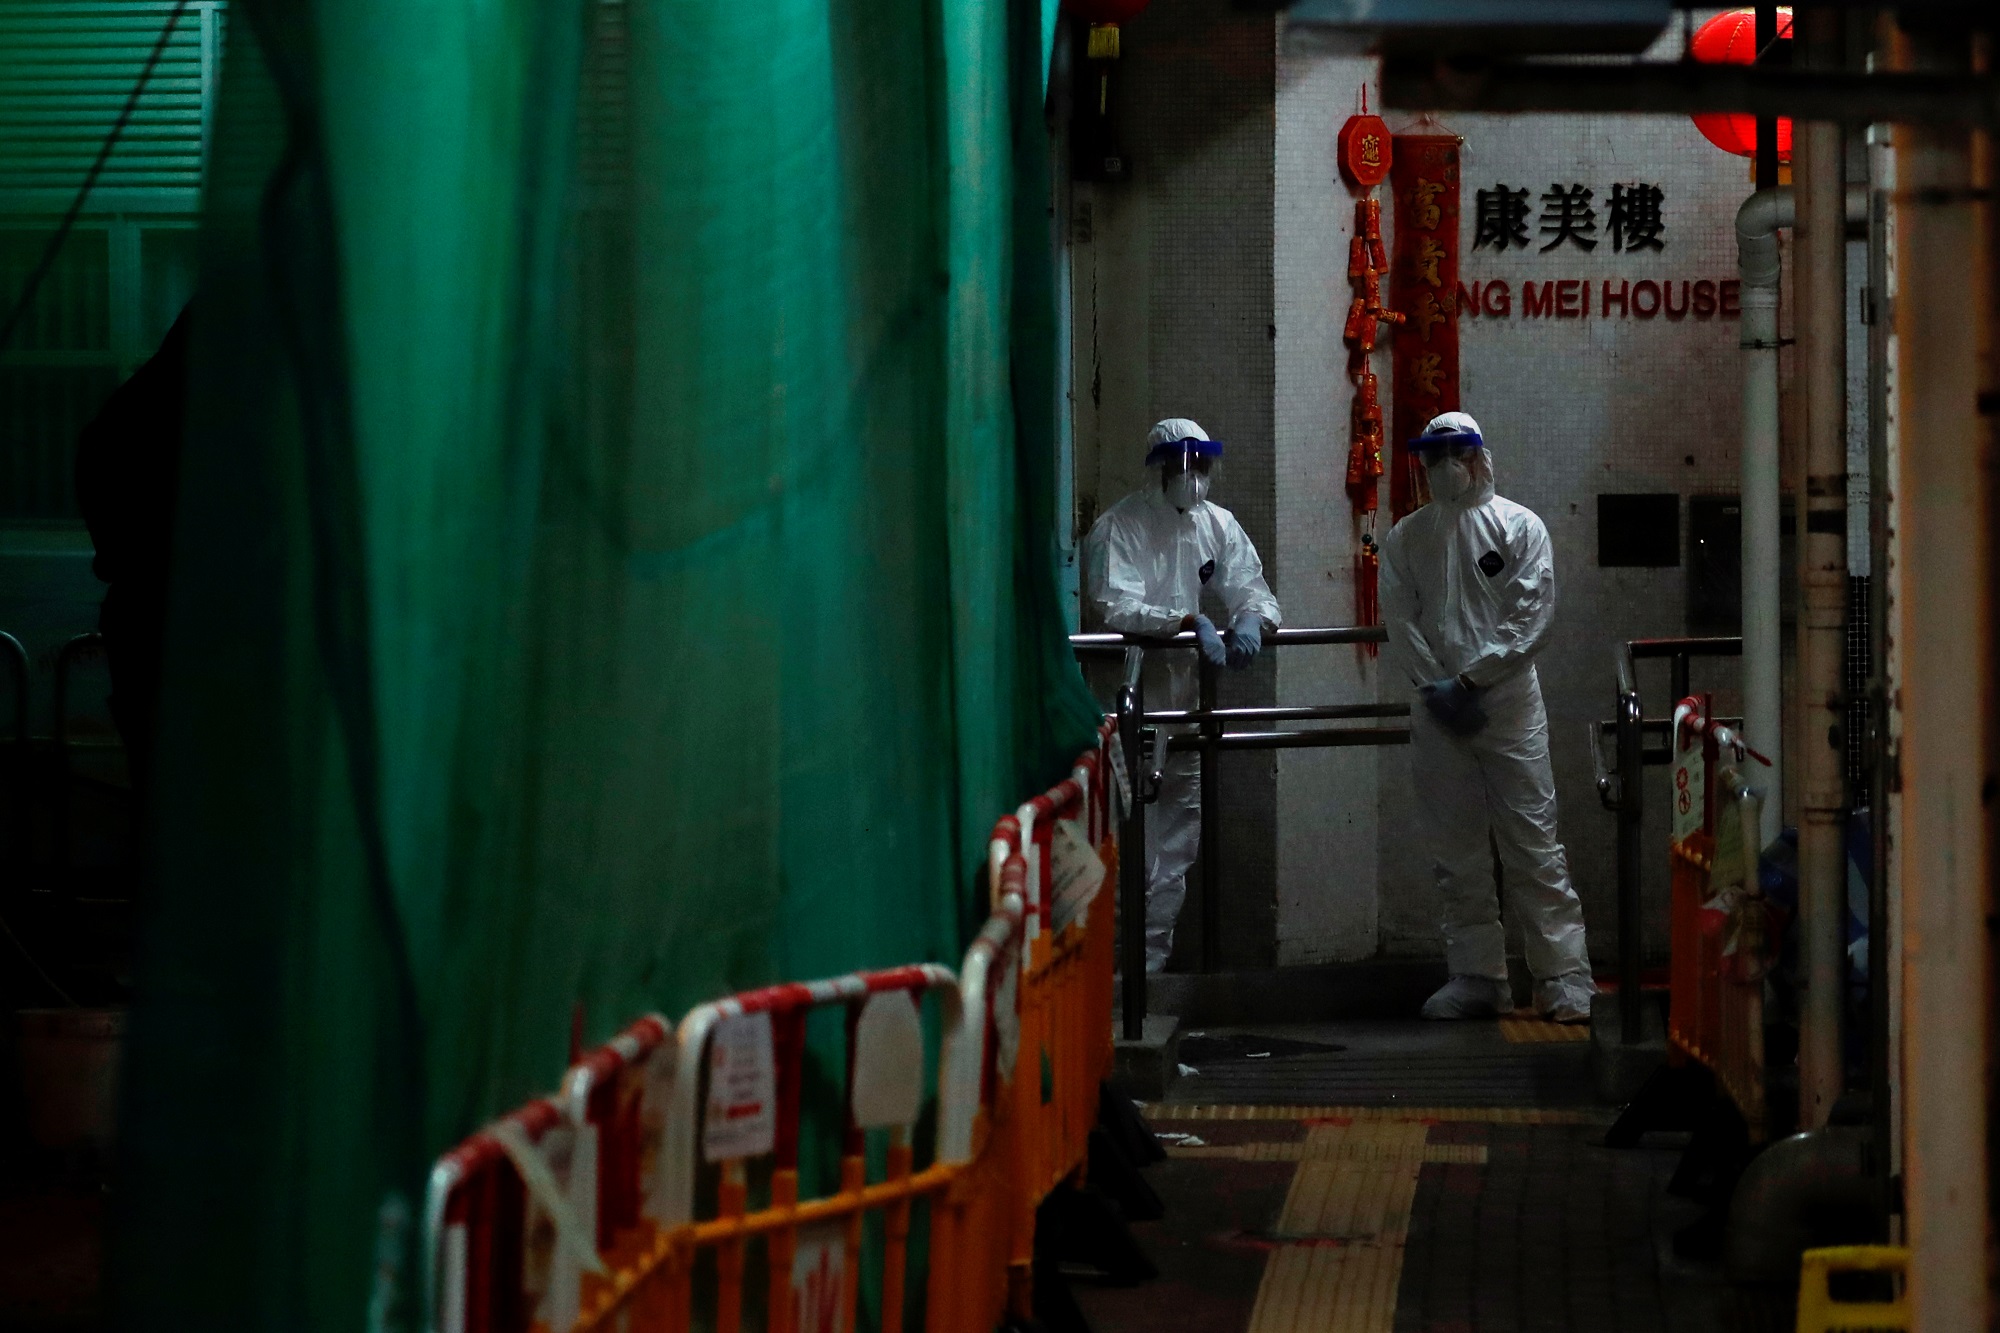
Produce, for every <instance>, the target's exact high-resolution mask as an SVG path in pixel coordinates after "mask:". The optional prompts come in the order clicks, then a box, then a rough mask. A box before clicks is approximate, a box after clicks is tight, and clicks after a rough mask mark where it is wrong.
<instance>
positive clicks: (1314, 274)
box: [1271, 50, 1401, 963]
mask: <svg viewBox="0 0 2000 1333" xmlns="http://www.w3.org/2000/svg"><path fill="white" fill-rule="evenodd" d="M1374 72H1375V62H1374V61H1373V60H1366V59H1356V58H1338V57H1327V56H1314V57H1308V58H1297V57H1293V56H1291V55H1288V54H1286V53H1284V52H1283V51H1282V50H1281V51H1280V54H1279V58H1278V88H1277V103H1278V127H1277V140H1276V159H1277V164H1278V169H1277V180H1276V196H1277V204H1276V209H1275V219H1274V221H1275V226H1276V236H1275V237H1274V240H1273V267H1272V275H1271V288H1272V303H1273V306H1274V309H1275V312H1276V313H1275V323H1276V325H1277V330H1278V336H1277V348H1276V353H1277V356H1276V361H1277V366H1276V381H1277V383H1276V388H1277V395H1276V396H1277V402H1276V420H1277V455H1278V478H1279V484H1278V549H1277V551H1276V552H1275V555H1274V558H1273V563H1274V564H1276V566H1277V567H1278V570H1279V572H1280V576H1281V578H1282V580H1283V586H1284V589H1285V599H1286V601H1285V610H1286V614H1287V615H1288V616H1289V617H1290V618H1291V619H1292V621H1293V623H1294V624H1299V625H1307V624H1311V625H1349V624H1352V623H1354V574H1353V568H1354V550H1355V544H1356V541H1357V536H1358V534H1357V529H1356V526H1355V522H1354V519H1353V517H1352V514H1351V506H1350V504H1349V502H1348V497H1347V490H1346V472H1347V431H1348V410H1349V403H1350V401H1351V399H1352V393H1351V391H1350V388H1349V382H1348V379H1347V370H1346V367H1347V348H1346V345H1345V344H1343V343H1342V342H1341V340H1340V334H1341V321H1342V320H1343V319H1344V318H1345V316H1346V312H1347V302H1348V299H1349V298H1350V296H1351V295H1352V289H1351V287H1350V286H1349V283H1348V280H1347V243H1348V240H1349V239H1350V237H1351V236H1352V235H1353V230H1354V225H1353V224H1354V203H1353V200H1354V196H1353V194H1352V193H1351V192H1350V191H1349V190H1348V187H1347V186H1346V185H1345V184H1344V183H1343V182H1342V181H1341V180H1340V177H1339V173H1338V170H1337V168H1336V166H1335V161H1334V153H1333V144H1334V135H1335V134H1336V133H1337V132H1338V131H1339V129H1340V126H1341V123H1342V122H1343V121H1345V120H1346V119H1347V117H1348V116H1350V115H1352V114H1354V113H1355V112H1356V111H1358V110H1359V109H1360V92H1361V87H1362V84H1363V82H1364V81H1369V82H1370V83H1371V86H1370V89H1369V96H1370V101H1369V105H1370V106H1374V105H1377V103H1378V101H1379V99H1377V98H1375V96H1374V89H1373V87H1372V80H1373V78H1374ZM1384 193H1385V196H1386V191H1385V192H1384ZM1378 359H1379V361H1380V363H1381V364H1380V366H1379V367H1378V369H1379V371H1380V373H1381V376H1382V383H1383V385H1384V386H1385V388H1386V386H1387V384H1388V357H1387V356H1386V355H1382V356H1380V357H1379V358H1378ZM1384 405H1385V407H1386V405H1387V400H1386V397H1385V399H1384ZM1378 530H1379V531H1380V532H1386V531H1387V530H1388V516H1387V508H1386V503H1385V507H1384V509H1383V512H1382V518H1381V524H1380V528H1379V529H1378ZM1379 675H1380V670H1379V666H1378V663H1377V661H1376V659H1374V658H1369V657H1365V656H1363V655H1362V654H1360V653H1359V652H1357V651H1356V650H1354V649H1352V648H1339V647H1331V648H1298V649H1288V650H1286V651H1285V652H1283V653H1281V654H1280V655H1279V661H1278V694H1279V699H1280V702H1282V703H1287V704H1310V703H1336V702H1355V701H1360V700H1365V699H1372V698H1374V697H1375V694H1376V690H1377V678H1378V676H1379ZM1385 759H1387V760H1388V761H1389V762H1391V763H1392V764H1393V763H1395V762H1397V761H1400V760H1401V752H1400V751H1398V750H1389V751H1384V750H1374V749H1340V750H1284V751H1280V752H1279V760H1278V921H1277V930H1278V939H1277V953H1278V959H1279V961H1280V962H1282V963H1318V962H1331V961H1344V960H1348V959H1354V958H1366V957H1368V956H1370V955H1371V954H1373V953H1375V952H1376V948H1377V918H1378V914H1379V910H1380V908H1379V901H1378V889H1379V877H1378V874H1377V854H1376V849H1377V843H1378V824H1379V821H1378V813H1377V812H1378V806H1379V802H1378V799H1377V788H1378V784H1379V774H1380V771H1381V765H1382V763H1383V762H1384V760H1385Z"/></svg>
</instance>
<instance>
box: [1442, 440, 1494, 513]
mask: <svg viewBox="0 0 2000 1333" xmlns="http://www.w3.org/2000/svg"><path fill="white" fill-rule="evenodd" d="M1425 478H1426V480H1427V481H1429V483H1430V488H1431V502H1432V503H1433V504H1441V505H1447V506H1450V507H1453V508H1457V509H1476V508H1478V507H1479V506H1480V505H1483V504H1485V503H1486V502H1487V501H1489V500H1491V499H1492V498H1493V496H1494V494H1495V491H1494V488H1493V451H1492V450H1491V449H1474V450H1471V451H1470V452H1468V453H1467V454H1466V456H1465V457H1464V458H1446V459H1442V460H1440V461H1439V462H1438V464H1437V466H1435V467H1432V468H1426V469H1425Z"/></svg>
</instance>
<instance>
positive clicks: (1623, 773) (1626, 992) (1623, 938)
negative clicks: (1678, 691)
mask: <svg viewBox="0 0 2000 1333" xmlns="http://www.w3.org/2000/svg"><path fill="white" fill-rule="evenodd" d="M1634 677H1635V673H1634V671H1633V666H1632V654H1631V650H1630V649H1629V648H1626V649H1622V650H1620V652H1619V655H1618V711H1617V714H1616V717H1617V720H1618V1039H1619V1041H1620V1042H1621V1043H1622V1044H1624V1045H1626V1046H1636V1045H1638V1044H1639V1042H1640V1041H1642V1040H1644V1038H1645V1023H1644V1016H1643V1011H1642V1010H1641V1008H1640V1005H1641V1003H1642V996H1641V995H1640V991H1639V986H1640V980H1639V973H1640V968H1641V963H1642V961H1643V952H1644V947H1645V930H1644V922H1643V915H1644V907H1643V906H1642V903H1641V899H1640V894H1639V869H1640V864H1639V853H1640V834H1641V832H1642V829H1643V819H1644V815H1645V791H1646V779H1645V771H1644V769H1643V767H1642V765H1643V764H1644V762H1645V757H1644V755H1643V754H1642V753H1641V751H1640V745H1641V744H1642V737H1641V735H1640V730H1639V723H1640V715H1639V689H1638V685H1637V683H1636V681H1635V679H1634Z"/></svg>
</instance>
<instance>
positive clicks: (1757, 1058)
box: [1667, 698, 1773, 1141]
mask: <svg viewBox="0 0 2000 1333" xmlns="http://www.w3.org/2000/svg"><path fill="white" fill-rule="evenodd" d="M1672 745H1673V759H1674V804H1673V837H1672V840H1671V841H1670V842H1669V844H1668V856H1669V859H1670V864H1671V870H1672V893H1673V902H1672V959H1671V969H1670V985H1671V992H1670V995H1669V999H1668V1010H1667V1041H1668V1043H1669V1045H1670V1046H1671V1047H1672V1048H1673V1049H1674V1050H1675V1051H1677V1052H1679V1053H1680V1054H1681V1055H1683V1056H1686V1057H1688V1058H1691V1059H1694V1060H1696V1061H1699V1062H1700V1063H1701V1064H1703V1065H1705V1066H1707V1067H1708V1069H1709V1070H1710V1071H1711V1072H1712V1073H1713V1074H1714V1075H1715V1078H1716V1081H1717V1083H1719V1084H1720V1085H1721V1086H1722V1088H1723V1090H1724V1091H1725V1092H1726V1093H1727V1094H1728V1095H1729V1097H1730V1099H1731V1100H1732V1101H1734V1102H1735V1103H1736V1106H1737V1108H1738V1109H1739V1110H1740V1111H1741V1112H1742V1113H1743V1118H1744V1121H1745V1122H1746V1123H1747V1124H1748V1126H1749V1128H1750V1133H1751V1136H1752V1139H1753V1141H1761V1140H1762V1138H1763V1137H1764V1132H1765V1098H1764V976H1765V973H1766V972H1767V971H1768V970H1769V967H1770V954H1771V949H1772V947H1773V941H1772V931H1771V927H1770V909H1769V907H1768V905H1767V904H1766V903H1765V901H1764V895H1763V890H1762V887H1761V886H1760V885H1759V883H1758V877H1757V869H1758V865H1757V862H1758V853H1759V851H1760V847H1759V845H1758V844H1759V836H1758V834H1759V818H1760V805H1761V802H1760V801H1759V800H1758V798H1757V796H1756V794H1755V793H1754V792H1752V791H1751V790H1750V787H1749V785H1748V784H1747V783H1746V782H1745V781H1744V775H1743V770H1744V767H1745V766H1746V764H1747V763H1748V762H1749V761H1751V760H1756V761H1758V762H1763V763H1768V762H1769V761H1768V760H1765V759H1764V757H1763V756H1762V755H1760V754H1758V753H1757V752H1756V751H1755V750H1752V749H1751V748H1750V747H1749V746H1748V745H1746V744H1744V742H1743V738H1742V737H1741V736H1740V735H1739V734H1738V733H1737V732H1736V731H1735V730H1733V729H1732V728H1730V727H1726V726H1724V725H1722V724H1721V723H1718V722H1716V721H1714V720H1713V719H1712V718H1711V717H1710V713H1709V702H1708V700H1707V699H1705V698H1704V699H1683V700H1682V701H1681V702H1680V703H1679V704H1678V705H1677V706H1676V707H1675V709H1674V726H1673V735H1672Z"/></svg>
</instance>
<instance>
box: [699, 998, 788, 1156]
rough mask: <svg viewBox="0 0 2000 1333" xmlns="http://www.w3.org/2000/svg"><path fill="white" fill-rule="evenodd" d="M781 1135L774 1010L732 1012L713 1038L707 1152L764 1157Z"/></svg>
mask: <svg viewBox="0 0 2000 1333" xmlns="http://www.w3.org/2000/svg"><path fill="white" fill-rule="evenodd" d="M777 1136H778V1069H777V1061H776V1060H775V1059H774V1058H773V1056H772V1053H771V1015H770V1014H768V1013H755V1014H731V1015H729V1016H727V1017H725V1018H722V1019H720V1020H718V1021H717V1022H716V1025H715V1031H714V1032H713V1033H712V1034H711V1035H710V1036H709V1039H708V1109H707V1114H706V1115H705V1116H704V1117H703V1120H702V1131H701V1155H702V1157H703V1158H704V1159H705V1160H707V1161H710V1162H726V1161H729V1160H730V1159H732V1158H737V1157H762V1156H763V1155H764V1154H766V1153H768V1152H770V1151H771V1149H772V1147H773V1146H775V1144H776V1143H777Z"/></svg>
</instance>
